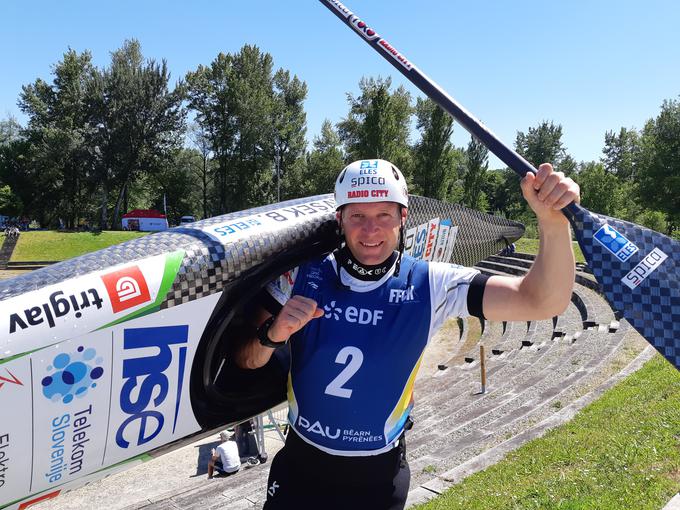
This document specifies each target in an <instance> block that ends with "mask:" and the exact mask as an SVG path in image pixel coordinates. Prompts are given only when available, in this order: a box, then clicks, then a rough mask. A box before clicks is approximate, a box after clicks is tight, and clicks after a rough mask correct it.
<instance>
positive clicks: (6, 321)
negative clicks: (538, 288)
mask: <svg viewBox="0 0 680 510" xmlns="http://www.w3.org/2000/svg"><path fill="white" fill-rule="evenodd" d="M409 200H410V208H409V216H408V223H407V226H406V251H407V252H409V253H410V254H411V255H413V256H415V257H419V258H424V259H426V260H440V261H448V262H454V263H458V264H463V265H472V264H474V263H476V262H478V261H480V260H482V259H483V258H486V257H487V256H489V255H492V254H495V253H497V252H498V251H500V250H501V249H502V248H504V247H505V246H506V245H507V244H508V243H511V242H513V241H515V240H516V239H518V238H519V237H521V235H522V234H523V232H524V227H523V226H522V225H521V224H519V223H516V222H512V221H508V220H505V219H503V218H498V217H494V216H490V215H487V214H483V213H479V212H477V211H472V210H469V209H466V208H464V207H461V206H458V205H452V204H445V203H442V202H439V201H436V200H432V199H428V198H423V197H418V196H411V197H410V199H409ZM337 244H338V237H337V232H336V223H335V202H334V200H333V196H332V195H319V196H314V197H309V198H304V199H298V200H291V201H288V202H282V203H278V204H273V205H269V206H265V207H260V208H256V209H250V210H247V211H241V212H237V213H232V214H227V215H224V216H219V217H215V218H210V219H206V220H203V221H199V222H196V223H192V224H190V225H187V226H182V227H178V228H175V229H171V230H168V231H165V232H160V233H156V234H151V235H148V236H145V237H142V238H139V239H135V240H133V241H129V242H126V243H123V244H120V245H117V246H113V247H110V248H107V249H104V250H100V251H98V252H95V253H90V254H87V255H83V256H81V257H78V258H75V259H72V260H68V261H65V262H61V263H58V264H54V265H52V266H49V267H47V268H44V269H41V270H38V271H34V272H31V273H28V274H25V275H22V276H19V277H15V278H12V279H9V280H5V281H2V282H0V331H2V333H1V334H0V415H1V418H2V419H0V508H5V507H10V508H19V507H20V505H26V504H27V503H29V502H31V501H35V500H39V499H45V498H48V497H53V496H56V495H58V494H59V492H60V491H62V490H65V489H69V488H73V487H76V486H79V485H82V484H83V483H85V482H87V481H90V480H93V479H96V478H100V477H102V476H104V475H106V474H110V473H111V472H114V471H116V470H120V469H125V468H126V467H128V466H130V465H131V464H133V463H134V462H136V461H139V459H140V456H143V455H155V454H159V453H162V452H163V451H166V450H167V449H168V448H174V447H178V446H180V445H182V444H185V443H186V442H188V441H190V438H193V437H195V436H196V435H198V434H204V433H207V432H208V431H211V430H213V429H215V428H218V427H224V426H226V425H228V424H232V423H237V422H239V421H241V420H243V419H245V418H248V417H250V416H253V415H256V414H258V413H261V412H263V411H265V410H266V409H269V408H270V407H272V406H274V405H276V404H278V403H279V402H281V401H283V400H284V399H285V379H286V373H287V370H288V368H287V367H288V353H287V352H285V351H284V350H279V351H277V353H276V356H274V357H273V358H272V361H271V362H270V363H269V364H268V365H267V366H265V367H263V368H261V369H258V370H248V371H246V370H240V369H238V368H237V367H235V366H234V364H233V363H232V362H231V352H232V351H233V349H234V348H235V346H236V345H237V342H238V339H239V338H242V335H240V334H239V333H240V331H241V328H242V326H243V322H244V316H245V315H246V312H247V310H248V309H249V308H250V307H249V306H248V303H250V302H251V301H252V299H253V298H254V297H255V296H256V295H257V293H258V292H259V291H260V289H261V288H262V287H263V286H264V285H265V284H266V283H267V282H269V281H271V280H272V279H274V278H276V277H277V276H279V275H281V274H282V273H284V272H285V271H287V270H289V269H291V268H293V267H295V266H297V265H299V264H300V263H301V262H303V261H304V260H306V259H308V258H311V257H314V256H318V255H321V254H323V253H327V252H329V251H330V250H332V249H333V248H334V247H336V246H337ZM168 445H170V446H168Z"/></svg>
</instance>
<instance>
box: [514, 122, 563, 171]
mask: <svg viewBox="0 0 680 510" xmlns="http://www.w3.org/2000/svg"><path fill="white" fill-rule="evenodd" d="M515 150H516V151H517V153H518V154H520V155H521V156H523V157H524V158H525V159H526V160H527V161H528V162H529V163H531V164H532V165H533V166H534V167H536V168H538V166H539V165H540V164H541V163H552V165H553V168H554V169H555V171H558V172H564V173H565V175H570V174H571V173H572V172H573V171H574V170H575V169H576V164H575V162H574V160H573V158H571V157H570V156H568V154H567V151H566V149H565V147H564V145H563V144H562V126H561V125H559V124H557V125H555V124H553V122H552V121H550V122H548V121H543V122H541V123H540V124H539V125H538V126H537V127H535V128H534V127H530V128H529V130H528V131H527V133H524V132H522V131H519V132H518V133H517V137H516V139H515Z"/></svg>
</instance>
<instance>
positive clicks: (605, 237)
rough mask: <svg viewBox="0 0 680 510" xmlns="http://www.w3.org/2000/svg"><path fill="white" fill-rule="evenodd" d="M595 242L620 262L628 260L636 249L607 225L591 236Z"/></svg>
mask: <svg viewBox="0 0 680 510" xmlns="http://www.w3.org/2000/svg"><path fill="white" fill-rule="evenodd" d="M593 237H595V240H596V241H598V242H599V243H600V244H601V245H602V246H604V247H605V248H607V250H609V251H610V252H611V253H612V254H613V255H614V256H615V257H616V258H617V259H619V260H620V261H621V262H625V261H626V260H628V259H629V258H630V257H631V256H632V255H633V254H634V253H635V252H636V251H638V247H637V246H635V245H634V244H633V243H631V242H630V241H629V240H628V239H626V238H625V237H624V236H623V235H622V234H620V233H619V232H617V231H616V230H615V229H614V228H613V227H610V226H609V225H604V226H602V227H601V228H600V229H599V230H598V231H597V232H595V234H594V235H593Z"/></svg>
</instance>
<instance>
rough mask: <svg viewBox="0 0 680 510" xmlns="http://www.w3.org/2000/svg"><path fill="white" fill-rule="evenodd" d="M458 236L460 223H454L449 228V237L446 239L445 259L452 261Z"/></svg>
mask: <svg viewBox="0 0 680 510" xmlns="http://www.w3.org/2000/svg"><path fill="white" fill-rule="evenodd" d="M457 237H458V225H454V226H452V227H451V229H450V230H449V237H448V239H447V240H446V249H445V250H444V259H443V260H445V261H446V262H450V261H451V258H452V257H453V247H454V246H455V245H456V238H457Z"/></svg>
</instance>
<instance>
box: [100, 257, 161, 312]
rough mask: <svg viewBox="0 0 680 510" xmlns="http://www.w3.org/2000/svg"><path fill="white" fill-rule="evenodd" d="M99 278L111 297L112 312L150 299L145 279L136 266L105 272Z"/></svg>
mask: <svg viewBox="0 0 680 510" xmlns="http://www.w3.org/2000/svg"><path fill="white" fill-rule="evenodd" d="M101 278H102V280H103V281H104V285H106V292H108V293H109V297H110V298H111V308H112V309H113V312H114V313H118V312H121V311H123V310H126V309H128V308H132V307H133V306H137V305H140V304H142V303H145V302H147V301H150V300H151V296H150V294H149V288H148V286H147V285H146V279H145V278H144V275H143V274H142V271H141V270H140V269H139V267H138V266H132V267H127V268H125V269H121V270H119V271H115V272H113V273H109V274H105V275H102V277H101Z"/></svg>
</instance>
